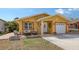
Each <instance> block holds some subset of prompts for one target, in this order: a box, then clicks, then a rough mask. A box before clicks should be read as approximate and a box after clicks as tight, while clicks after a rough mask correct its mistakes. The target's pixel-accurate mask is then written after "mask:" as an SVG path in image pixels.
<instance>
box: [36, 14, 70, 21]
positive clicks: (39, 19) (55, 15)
mask: <svg viewBox="0 0 79 59" xmlns="http://www.w3.org/2000/svg"><path fill="white" fill-rule="evenodd" d="M56 16H59V17H62V18H64V19H66V20H67V21H69V20H68V19H67V18H66V17H65V16H63V15H61V14H56V15H54V16H47V17H43V18H40V19H38V20H37V21H41V20H43V19H46V18H52V17H56Z"/></svg>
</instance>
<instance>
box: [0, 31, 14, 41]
mask: <svg viewBox="0 0 79 59" xmlns="http://www.w3.org/2000/svg"><path fill="white" fill-rule="evenodd" d="M11 36H14V33H8V34H5V35H2V36H0V40H1V39H9V37H11Z"/></svg>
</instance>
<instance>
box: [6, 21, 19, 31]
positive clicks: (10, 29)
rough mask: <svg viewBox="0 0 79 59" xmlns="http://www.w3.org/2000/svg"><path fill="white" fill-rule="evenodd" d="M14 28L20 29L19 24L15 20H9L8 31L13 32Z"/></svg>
mask: <svg viewBox="0 0 79 59" xmlns="http://www.w3.org/2000/svg"><path fill="white" fill-rule="evenodd" d="M14 30H17V31H18V24H17V23H16V22H15V21H9V22H7V23H6V31H7V32H13V31H14Z"/></svg>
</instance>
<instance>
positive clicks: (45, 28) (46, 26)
mask: <svg viewBox="0 0 79 59" xmlns="http://www.w3.org/2000/svg"><path fill="white" fill-rule="evenodd" d="M43 31H44V33H47V32H48V24H47V22H45V23H44V27H43Z"/></svg>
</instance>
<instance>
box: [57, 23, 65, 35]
mask: <svg viewBox="0 0 79 59" xmlns="http://www.w3.org/2000/svg"><path fill="white" fill-rule="evenodd" d="M65 32H66V25H65V24H63V23H56V33H58V34H60V33H65Z"/></svg>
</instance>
